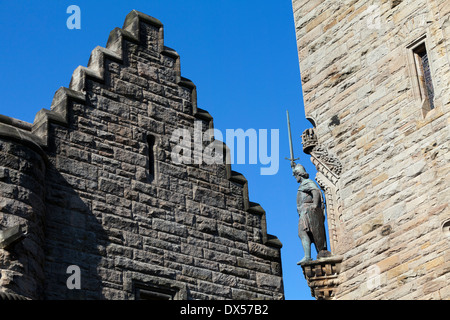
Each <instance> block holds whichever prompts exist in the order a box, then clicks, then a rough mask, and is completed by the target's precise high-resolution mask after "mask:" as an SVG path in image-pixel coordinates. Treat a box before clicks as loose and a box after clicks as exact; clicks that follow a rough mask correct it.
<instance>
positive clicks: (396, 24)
mask: <svg viewBox="0 0 450 320" xmlns="http://www.w3.org/2000/svg"><path fill="white" fill-rule="evenodd" d="M292 4H293V11H294V20H295V27H296V34H297V43H298V55H299V61H300V72H301V81H302V89H303V93H304V107H305V113H306V117H307V118H308V119H310V120H311V121H312V122H313V123H314V125H315V126H314V133H315V135H316V138H317V145H320V146H321V147H322V148H323V149H325V150H326V151H327V153H328V154H329V156H330V157H331V158H333V159H335V160H336V161H339V162H340V163H341V164H342V173H341V174H340V175H339V176H338V179H337V182H336V181H333V180H332V179H330V178H327V177H330V174H329V173H330V169H329V168H328V167H327V166H326V165H325V166H324V167H320V165H319V160H320V159H321V158H320V157H319V156H317V155H316V154H314V152H313V153H311V155H312V160H313V163H314V164H316V167H317V168H318V176H317V179H318V182H319V184H320V185H321V187H322V188H323V189H324V191H325V195H326V198H327V199H326V200H327V205H328V226H329V232H330V238H331V240H330V242H331V247H332V252H333V253H334V254H338V255H342V256H343V261H342V267H341V271H340V274H339V278H338V282H339V284H338V288H337V290H336V292H335V296H334V298H335V299H450V295H449V289H448V288H449V287H450V238H449V234H448V232H446V230H447V229H446V228H448V227H446V226H448V224H449V221H450V208H449V204H448V203H449V199H450V189H449V176H450V161H449V158H450V150H449V149H450V89H449V86H450V51H449V50H450V5H449V2H448V1H445V0H397V1H394V0H336V1H301V0H293V1H292ZM420 43H424V44H425V47H426V52H427V56H428V60H429V65H430V72H431V81H432V85H433V89H434V99H433V103H434V108H431V107H429V104H428V103H427V99H426V98H424V93H423V91H421V90H422V89H421V87H420V81H421V78H420V66H419V65H418V64H417V60H415V59H416V58H415V57H414V54H415V53H414V50H415V49H414V48H416V46H417V44H420ZM421 92H422V93H421ZM331 171H332V170H331ZM330 207H331V211H330ZM330 218H332V219H333V221H331V220H330Z"/></svg>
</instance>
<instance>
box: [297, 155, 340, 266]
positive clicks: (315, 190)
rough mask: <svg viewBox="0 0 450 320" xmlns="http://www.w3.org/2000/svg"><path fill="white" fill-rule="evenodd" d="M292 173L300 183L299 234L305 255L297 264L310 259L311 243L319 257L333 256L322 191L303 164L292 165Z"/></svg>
mask: <svg viewBox="0 0 450 320" xmlns="http://www.w3.org/2000/svg"><path fill="white" fill-rule="evenodd" d="M292 173H293V175H294V177H295V179H296V180H297V182H299V183H300V186H299V187H298V191H297V212H298V216H299V220H298V236H299V237H300V240H301V241H302V246H303V250H304V252H305V257H304V258H303V259H302V260H300V261H299V262H298V263H297V264H302V263H304V262H307V261H310V260H312V259H311V244H312V243H314V245H315V247H316V250H317V253H318V254H317V259H321V258H325V257H329V256H331V253H330V252H329V251H328V250H327V241H326V235H325V214H324V209H325V205H324V201H323V196H322V192H321V191H320V189H319V187H318V186H317V185H316V183H315V182H314V181H313V180H311V179H309V175H308V173H307V172H306V171H305V168H304V167H303V166H302V165H301V164H293V165H292Z"/></svg>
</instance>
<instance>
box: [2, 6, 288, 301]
mask: <svg viewBox="0 0 450 320" xmlns="http://www.w3.org/2000/svg"><path fill="white" fill-rule="evenodd" d="M106 47H107V48H106V49H105V48H101V47H97V48H96V49H95V50H94V51H93V52H92V55H91V58H90V60H89V64H88V67H87V68H85V67H79V68H77V69H76V70H75V72H74V74H73V76H72V80H71V83H70V88H61V89H60V90H58V91H57V92H56V94H55V97H54V100H53V103H52V106H51V111H48V110H42V111H41V112H39V113H38V115H37V116H36V120H35V122H34V124H33V126H32V130H31V131H32V133H33V134H34V135H35V136H36V137H37V139H39V141H40V142H41V144H42V145H43V148H44V149H45V151H46V154H47V156H48V159H49V160H48V164H47V168H46V176H45V187H46V199H45V203H46V216H45V246H44V248H45V265H44V270H45V287H44V297H45V298H46V299H64V298H71V299H104V298H105V299H134V298H135V297H136V295H137V294H138V291H139V290H141V289H142V290H149V291H153V290H154V291H156V292H159V293H161V294H168V295H172V296H173V297H174V298H176V299H282V298H283V283H282V272H281V256H280V248H281V243H280V242H279V241H278V240H277V239H276V237H274V236H270V235H267V233H266V224H265V212H264V210H263V209H262V208H261V207H260V206H259V205H258V204H256V203H252V202H250V201H249V199H248V190H247V180H246V179H245V178H244V177H243V176H242V175H241V174H239V173H236V172H233V171H232V170H231V168H230V166H229V165H226V164H214V165H207V164H205V163H203V164H201V165H199V164H176V163H175V161H174V160H173V159H172V158H171V152H172V150H173V148H174V146H175V145H176V142H174V141H171V135H172V133H173V131H174V130H176V129H188V130H190V132H191V134H192V133H193V129H194V123H195V122H196V121H200V123H201V125H202V127H203V130H205V129H207V128H212V127H213V122H212V117H211V116H210V115H209V114H208V112H206V111H204V110H201V109H199V108H197V105H196V90H195V85H194V84H193V83H192V82H191V81H189V80H188V79H185V78H183V77H181V75H180V58H179V56H178V54H177V53H176V52H175V51H174V50H172V49H169V48H167V47H165V46H164V39H163V26H162V24H161V23H160V22H159V21H158V20H156V19H154V18H151V17H149V16H146V15H144V14H142V13H139V12H136V11H132V12H131V13H130V14H129V15H128V16H127V18H126V21H125V23H124V26H123V28H122V29H119V28H116V29H114V30H113V31H112V32H111V34H110V36H109V39H108V43H107V46H106ZM210 142H211V141H205V144H209V143H210ZM217 143H218V144H219V145H220V148H221V150H225V148H226V147H225V146H224V144H223V143H222V142H217ZM1 164H2V165H3V163H1ZM11 183H13V182H11ZM2 212H3V211H2ZM71 265H76V266H78V267H79V268H80V270H81V289H80V290H77V289H74V290H69V289H68V287H67V286H66V281H67V279H68V277H69V276H70V274H67V268H68V267H69V266H71Z"/></svg>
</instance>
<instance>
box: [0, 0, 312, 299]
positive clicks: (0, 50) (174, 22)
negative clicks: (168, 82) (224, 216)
mask: <svg viewBox="0 0 450 320" xmlns="http://www.w3.org/2000/svg"><path fill="white" fill-rule="evenodd" d="M69 5H77V6H79V7H80V9H81V29H80V30H77V29H73V30H69V29H68V28H67V27H66V21H67V19H68V18H69V16H70V14H67V13H66V9H67V7H68V6H69ZM133 9H136V10H138V11H142V12H144V13H146V14H148V15H150V16H153V17H155V18H157V19H159V20H160V21H161V22H162V23H163V24H164V33H165V45H166V46H168V47H171V48H173V49H175V50H176V51H177V52H178V53H179V54H180V56H181V73H182V76H184V77H186V78H188V79H190V80H192V81H193V82H194V83H195V84H196V86H197V95H198V106H199V107H200V108H202V109H205V110H207V111H208V112H209V113H210V114H211V115H212V116H213V117H214V125H215V127H216V128H217V129H219V130H221V131H222V132H224V133H225V130H226V129H238V128H242V129H243V130H247V129H250V128H253V129H256V130H258V129H267V130H269V132H270V130H271V129H279V139H280V143H279V147H280V149H279V157H280V159H279V163H280V167H279V170H278V173H277V174H275V175H261V174H260V169H261V167H262V164H261V163H258V164H252V165H250V164H247V165H236V164H235V165H233V170H235V171H239V172H241V173H242V174H244V175H245V177H246V178H247V180H248V181H249V196H250V201H253V202H257V203H260V204H261V206H262V207H263V208H264V209H265V211H266V212H267V228H268V233H270V234H273V235H276V236H277V237H278V238H279V239H280V241H281V242H282V243H283V248H282V250H281V253H282V264H283V279H284V288H285V295H286V299H288V300H304V299H308V300H309V299H312V298H311V294H310V289H309V287H308V286H307V284H306V281H305V279H304V277H303V274H302V270H301V268H300V267H299V266H297V265H296V262H297V261H298V260H300V259H301V258H302V257H303V250H302V249H301V243H300V240H299V239H298V236H297V221H298V215H297V212H296V193H297V187H298V185H297V183H296V181H295V179H294V178H293V177H292V173H291V169H290V165H289V161H287V160H285V159H284V158H285V157H289V145H288V134H287V128H286V109H289V112H290V118H291V125H292V135H293V140H294V141H293V143H294V152H295V156H296V157H298V156H300V157H301V163H302V164H303V165H304V166H305V167H306V170H307V171H308V172H309V174H310V176H311V177H314V176H315V174H316V171H315V168H314V166H313V165H312V164H311V162H310V160H309V157H308V156H307V155H305V154H303V152H302V151H301V139H300V135H301V133H302V132H303V131H304V130H305V129H306V128H309V127H311V125H310V123H309V122H308V121H307V120H306V119H305V115H304V110H303V98H302V92H301V83H300V70H299V66H298V56H297V47H296V37H295V28H294V21H293V13H292V4H291V1H290V0H277V1H269V0H259V1H255V0H244V1H243V0H195V1H193V0H192V1H181V0H148V1H143V0H140V1H135V0H128V1H84V0H72V1H63V0H60V1H6V0H0V21H1V25H2V32H1V33H0V43H1V44H2V45H1V46H0V61H2V68H1V72H0V92H1V95H2V102H1V103H0V114H4V115H7V116H10V117H14V118H17V119H20V120H24V121H27V122H33V120H34V116H35V114H36V113H37V112H38V111H39V110H40V109H42V108H47V109H48V108H50V104H51V101H52V98H53V95H54V93H55V91H56V90H57V89H58V88H59V87H61V86H65V87H68V85H69V82H70V78H71V76H72V72H73V71H74V70H75V68H76V67H77V66H79V65H83V66H87V63H88V59H89V56H90V53H91V51H92V50H93V49H94V48H95V47H96V46H98V45H100V46H106V41H107V39H108V35H109V32H110V31H111V30H112V29H114V28H115V27H122V25H123V22H124V19H125V16H126V15H127V14H128V13H129V12H130V11H131V10H133ZM312 251H313V253H314V254H315V252H314V248H313V250H312Z"/></svg>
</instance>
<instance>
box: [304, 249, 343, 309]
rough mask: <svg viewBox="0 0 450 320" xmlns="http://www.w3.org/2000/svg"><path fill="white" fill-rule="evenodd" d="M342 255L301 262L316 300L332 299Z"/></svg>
mask: <svg viewBox="0 0 450 320" xmlns="http://www.w3.org/2000/svg"><path fill="white" fill-rule="evenodd" d="M341 262H342V256H333V257H329V258H323V259H319V260H313V261H308V262H305V263H302V264H301V267H302V269H303V274H304V276H305V278H306V281H307V282H308V286H309V287H310V288H311V295H312V296H313V297H315V298H316V299H317V300H332V299H333V298H334V293H335V290H336V289H337V286H338V275H339V272H340V269H341Z"/></svg>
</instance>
